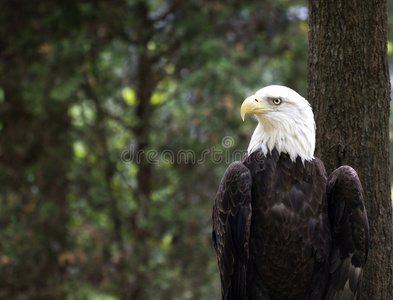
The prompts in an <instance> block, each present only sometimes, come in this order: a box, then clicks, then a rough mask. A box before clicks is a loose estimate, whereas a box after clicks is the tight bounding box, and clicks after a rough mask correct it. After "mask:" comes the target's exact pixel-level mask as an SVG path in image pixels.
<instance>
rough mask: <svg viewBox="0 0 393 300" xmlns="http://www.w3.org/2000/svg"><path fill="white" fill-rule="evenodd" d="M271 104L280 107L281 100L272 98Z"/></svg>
mask: <svg viewBox="0 0 393 300" xmlns="http://www.w3.org/2000/svg"><path fill="white" fill-rule="evenodd" d="M273 103H274V104H275V105H280V104H281V99H280V98H274V99H273Z"/></svg>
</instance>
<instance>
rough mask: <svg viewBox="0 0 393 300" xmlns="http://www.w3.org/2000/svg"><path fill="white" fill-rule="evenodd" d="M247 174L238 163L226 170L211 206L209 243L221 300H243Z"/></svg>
mask: <svg viewBox="0 0 393 300" xmlns="http://www.w3.org/2000/svg"><path fill="white" fill-rule="evenodd" d="M251 183H252V180H251V174H250V171H249V169H248V168H247V167H246V166H245V165H244V164H242V163H241V162H234V163H232V164H231V165H230V166H229V167H228V169H227V170H226V172H225V174H224V176H223V178H222V180H221V183H220V186H219V188H218V192H217V195H216V198H215V201H214V206H213V241H214V247H215V249H216V255H217V260H218V267H219V269H220V277H221V290H222V299H238V300H241V299H246V273H247V263H248V258H249V249H248V247H249V238H250V225H251V214H252V209H251Z"/></svg>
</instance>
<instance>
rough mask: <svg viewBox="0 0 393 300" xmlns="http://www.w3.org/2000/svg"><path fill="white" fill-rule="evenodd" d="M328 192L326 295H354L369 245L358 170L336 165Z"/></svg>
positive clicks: (355, 295) (330, 178) (333, 296)
mask: <svg viewBox="0 0 393 300" xmlns="http://www.w3.org/2000/svg"><path fill="white" fill-rule="evenodd" d="M326 193H327V199H328V203H329V218H330V222H331V227H332V240H333V245H332V252H331V256H330V274H329V282H328V286H327V290H326V297H325V299H326V300H330V299H355V298H356V297H357V294H358V293H359V287H360V283H361V280H362V275H363V267H364V264H365V263H366V260H367V255H368V248H369V227H368V220H367V213H366V209H365V206H364V200H363V198H364V196H363V188H362V185H361V183H360V180H359V177H358V175H357V173H356V171H355V170H354V169H352V168H351V167H349V166H342V167H340V168H338V169H336V170H335V171H334V172H333V173H332V174H331V175H330V176H329V178H328V182H327V187H326Z"/></svg>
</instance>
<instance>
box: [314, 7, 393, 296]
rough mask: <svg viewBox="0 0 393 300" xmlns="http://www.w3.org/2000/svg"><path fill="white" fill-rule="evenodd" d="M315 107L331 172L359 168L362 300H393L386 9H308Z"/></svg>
mask: <svg viewBox="0 0 393 300" xmlns="http://www.w3.org/2000/svg"><path fill="white" fill-rule="evenodd" d="M309 13H310V20H309V25H310V31H309V57H308V60H309V61H308V64H309V70H308V95H307V96H308V99H309V100H310V102H311V103H312V106H313V109H314V113H315V118H316V124H317V149H316V154H317V156H319V157H320V158H321V159H322V160H323V161H324V162H325V166H326V169H327V171H328V172H331V171H332V170H333V169H335V168H337V167H338V166H340V165H343V164H348V165H351V166H352V167H354V168H355V169H356V170H357V172H358V174H359V177H360V179H361V181H362V184H363V187H364V190H365V197H366V207H367V211H368V217H369V222H370V235H371V243H370V249H371V251H370V253H369V259H368V262H367V264H366V270H365V277H364V280H363V287H362V299H393V284H392V264H393V260H392V207H391V200H390V170H389V168H390V163H389V128H388V121H389V102H390V99H389V98H390V97H389V92H390V81H389V71H388V62H387V46H386V45H387V1H386V0H373V1H345V0H340V1H334V2H331V1H327V0H315V1H310V2H309Z"/></svg>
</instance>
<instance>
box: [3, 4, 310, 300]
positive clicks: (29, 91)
mask: <svg viewBox="0 0 393 300" xmlns="http://www.w3.org/2000/svg"><path fill="white" fill-rule="evenodd" d="M290 2H291V3H290ZM294 5H303V6H305V5H306V3H305V2H304V1H298V2H297V3H294V2H292V1H264V3H263V4H261V3H260V2H257V1H249V2H248V3H246V4H240V3H238V2H237V1H229V2H225V3H224V2H220V1H214V2H206V1H199V0H196V1H191V2H187V3H186V2H184V3H183V2H178V1H163V0H156V1H139V0H128V1H121V2H118V3H117V4H116V5H114V4H112V3H110V2H105V1H87V2H86V1H84V2H83V3H80V1H67V2H64V3H63V2H62V3H58V4H56V5H53V4H51V2H48V1H44V2H42V3H41V4H40V5H39V6H38V7H36V6H35V5H32V4H29V3H27V2H25V1H4V2H2V4H1V6H0V11H2V13H1V14H2V15H3V16H4V18H0V25H2V26H0V28H1V29H0V30H2V31H3V32H2V33H3V35H2V36H4V37H6V38H5V40H4V44H2V45H3V46H2V47H3V48H2V49H1V52H0V53H1V54H0V59H1V64H0V66H1V68H2V74H1V77H0V87H1V90H2V92H3V94H4V96H2V97H1V108H0V116H1V126H0V144H1V145H2V148H1V151H0V152H1V153H0V174H1V176H0V180H1V186H2V189H3V191H2V193H1V195H0V203H1V208H2V209H1V210H0V236H1V241H2V242H1V244H0V270H2V271H3V272H0V282H1V283H0V298H4V299H11V298H18V297H19V298H23V297H24V298H26V299H45V298H46V299H108V300H109V299H218V298H219V294H220V285H219V275H218V271H217V265H216V260H215V253H214V249H213V245H212V242H211V206H212V202H213V198H214V195H215V193H216V189H217V186H218V184H219V181H220V177H221V176H222V174H223V172H224V170H225V168H226V166H227V165H228V164H229V163H230V162H232V161H233V160H236V159H240V157H241V152H236V150H238V151H239V150H245V149H246V147H247V144H248V140H249V135H250V133H251V130H252V128H253V124H251V122H247V123H246V124H243V123H242V122H241V120H240V117H239V107H240V104H241V101H242V99H243V98H244V97H245V96H246V95H247V94H248V93H250V92H252V91H255V90H256V89H258V88H260V87H262V86H264V85H267V84H271V83H279V84H286V85H289V86H291V87H293V88H295V89H297V90H299V91H301V92H302V94H305V78H306V52H307V49H306V45H307V44H306V43H307V25H306V21H304V20H301V19H299V18H297V17H296V16H295V15H296V9H298V8H299V7H295V6H294ZM288 12H292V13H295V15H293V16H292V17H290V18H289V17H288ZM16 20H20V21H16ZM18 22H21V23H20V24H19V23H18ZM4 45H7V46H6V48H5V49H4V47H5V46H4ZM4 66H5V67H6V68H7V73H6V72H5V69H3V68H4ZM14 66H16V67H14ZM224 138H225V140H224ZM224 141H226V142H228V143H229V144H228V143H224ZM26 270H29V271H27V272H26ZM21 274H22V275H21Z"/></svg>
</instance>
